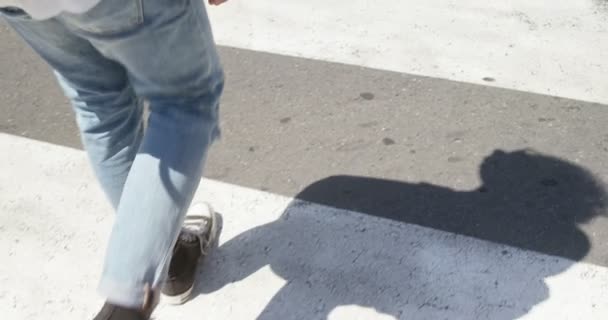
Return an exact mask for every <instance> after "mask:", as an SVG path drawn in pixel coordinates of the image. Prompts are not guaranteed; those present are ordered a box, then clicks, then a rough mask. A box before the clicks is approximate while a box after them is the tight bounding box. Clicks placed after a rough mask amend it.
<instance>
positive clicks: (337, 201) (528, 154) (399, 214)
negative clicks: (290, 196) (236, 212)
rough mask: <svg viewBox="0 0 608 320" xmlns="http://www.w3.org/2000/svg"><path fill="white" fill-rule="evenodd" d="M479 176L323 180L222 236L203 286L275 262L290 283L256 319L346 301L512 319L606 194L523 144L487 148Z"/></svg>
mask: <svg viewBox="0 0 608 320" xmlns="http://www.w3.org/2000/svg"><path fill="white" fill-rule="evenodd" d="M480 176H481V180H482V185H481V186H480V187H479V188H477V189H476V190H471V191H456V190H451V189H449V188H445V187H441V186H435V185H430V184H424V183H420V184H412V183H406V182H400V181H390V180H382V179H375V178H366V177H354V176H334V177H329V178H326V179H323V180H320V181H318V182H316V183H313V184H312V185H310V186H308V187H307V188H305V189H304V190H302V192H301V193H299V194H298V195H297V197H296V200H294V201H293V202H292V203H291V204H290V205H289V207H288V208H287V209H286V210H285V212H284V213H283V215H282V216H281V218H280V219H278V220H277V221H274V222H272V223H269V224H266V225H263V226H260V227H257V228H254V229H252V230H249V231H247V232H245V233H242V234H240V235H239V236H237V237H235V238H234V239H231V240H229V241H228V242H226V243H225V244H223V245H221V246H220V247H219V248H218V250H217V251H216V252H215V253H214V255H213V257H212V260H215V263H214V262H213V261H212V262H211V263H209V264H207V266H206V267H205V269H204V270H203V271H202V272H203V273H204V274H203V275H202V277H200V278H201V279H202V280H201V282H200V283H199V285H198V291H199V292H200V293H210V292H214V291H216V290H218V289H220V288H222V287H224V286H225V285H227V284H229V283H231V282H235V281H239V280H242V279H245V278H247V277H248V276H250V275H251V274H253V273H254V272H256V271H257V270H259V269H260V268H262V267H264V266H270V267H271V269H272V271H273V272H274V273H276V274H277V275H278V276H280V277H282V278H283V279H285V280H286V284H285V285H284V286H283V288H282V289H281V290H280V291H279V292H278V293H276V295H275V296H274V297H273V298H272V300H271V302H270V303H269V304H268V305H267V306H266V308H265V310H264V311H263V312H262V313H261V314H260V315H256V316H257V318H258V319H273V320H286V319H327V318H328V316H329V314H330V313H332V312H338V311H339V310H338V311H336V308H337V307H340V306H349V305H357V306H362V307H367V308H373V309H375V310H376V311H377V312H379V313H383V314H386V315H390V316H393V317H395V318H397V319H471V318H475V319H517V318H518V317H521V316H522V315H524V314H526V313H527V312H529V311H530V310H531V308H532V307H534V306H535V305H537V304H538V303H540V302H542V301H544V300H546V299H547V298H548V297H549V291H548V287H547V286H546V284H545V282H544V279H545V278H547V277H549V276H552V275H556V274H559V273H561V272H563V271H565V270H566V269H568V268H569V267H570V266H571V265H572V263H573V262H572V261H579V260H581V259H583V258H584V257H585V256H586V255H587V254H588V253H589V252H590V250H591V242H590V240H589V239H588V237H587V236H586V235H585V233H584V232H583V231H582V230H581V229H580V228H579V227H580V226H581V224H584V223H588V222H590V221H591V220H592V219H594V218H595V217H598V216H600V215H605V213H606V204H607V203H608V200H607V199H608V198H607V195H606V192H605V190H604V187H603V185H602V183H601V182H599V181H598V180H596V179H595V178H594V177H593V176H592V174H591V173H589V172H588V171H587V170H585V169H583V168H581V167H580V166H578V165H575V164H573V163H570V162H567V161H564V160H561V159H558V158H555V157H551V156H546V155H542V154H538V153H535V152H532V151H528V150H522V151H516V152H509V153H507V152H502V151H496V152H494V153H493V154H492V155H491V156H489V157H487V158H486V159H485V160H484V161H483V164H482V165H481V168H480ZM310 202H312V203H317V204H322V205H325V206H329V207H334V208H339V209H347V210H349V211H344V210H337V209H333V208H328V207H325V206H318V205H310ZM356 212H358V213H356ZM359 213H363V215H362V214H359ZM366 215H371V216H375V217H381V218H387V219H389V220H386V219H377V218H370V217H368V216H366ZM233 218H234V219H238V217H237V216H235V217H233ZM402 222H404V223H407V224H404V223H402ZM411 224H413V225H417V226H411ZM418 226H423V227H429V228H432V229H435V230H443V231H448V232H449V233H437V232H435V231H431V230H429V229H427V228H421V227H418ZM453 234H460V235H465V236H469V237H473V238H477V239H483V240H489V241H491V242H495V243H498V244H501V245H506V246H503V247H502V248H499V249H496V247H494V246H492V245H489V244H487V243H486V242H479V241H478V240H474V239H472V238H469V237H457V236H455V235H453ZM511 247H517V248H521V249H527V250H531V251H536V252H540V253H544V254H548V255H550V256H548V255H538V254H529V251H521V250H514V249H512V248H511ZM551 256H554V257H551ZM557 257H564V258H567V259H559V258H557ZM601 259H608V257H601ZM220 262H221V263H220ZM604 262H605V261H604ZM253 317H255V316H253V315H252V318H253ZM351 318H352V317H351Z"/></svg>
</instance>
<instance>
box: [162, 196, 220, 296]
mask: <svg viewBox="0 0 608 320" xmlns="http://www.w3.org/2000/svg"><path fill="white" fill-rule="evenodd" d="M218 219H219V215H218V214H216V213H215V212H214V211H213V209H212V208H211V207H210V206H209V205H207V204H203V203H197V204H195V205H193V206H192V207H191V208H190V210H189V211H188V215H187V216H186V222H185V223H184V226H183V227H182V231H181V233H180V235H179V238H178V239H177V243H176V244H175V248H174V249H173V257H172V258H171V263H170V264H169V272H168V276H167V280H166V281H165V283H164V285H163V288H162V295H163V301H165V302H166V303H168V304H175V305H178V304H183V303H185V302H186V301H188V300H189V299H190V297H191V296H192V290H193V289H194V283H195V277H196V270H197V267H198V262H199V261H200V259H201V258H204V257H205V256H207V255H208V254H209V250H210V249H211V247H212V246H213V245H214V243H215V241H216V240H217V234H218Z"/></svg>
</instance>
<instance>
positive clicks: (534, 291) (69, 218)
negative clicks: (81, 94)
mask: <svg viewBox="0 0 608 320" xmlns="http://www.w3.org/2000/svg"><path fill="white" fill-rule="evenodd" d="M0 154H2V157H0V239H1V241H0V261H2V263H1V264H0V314H2V315H3V319H66V320H71V319H87V318H90V317H91V315H92V314H93V313H94V312H95V311H96V308H97V307H98V306H99V304H100V303H101V301H100V300H99V298H98V297H97V296H96V295H95V293H94V290H95V286H96V281H97V275H98V272H99V266H100V264H101V258H102V254H103V247H104V243H105V239H106V236H107V233H108V231H109V227H110V223H111V220H112V213H111V210H110V207H109V206H108V205H107V204H106V203H105V200H104V197H103V196H102V194H101V192H100V191H99V190H98V187H97V185H96V182H95V181H94V179H93V176H92V174H91V173H90V171H89V169H88V165H87V161H86V157H85V155H84V154H83V153H82V152H80V151H77V150H72V149H67V148H64V147H58V146H53V145H49V144H45V143H40V142H35V141H30V140H25V139H22V138H16V137H12V136H8V135H3V134H0ZM205 199H208V200H210V201H211V202H212V203H213V205H214V206H215V207H216V208H217V209H218V211H220V212H221V213H223V215H224V232H223V234H222V241H221V244H220V248H219V250H217V251H215V253H214V255H213V257H212V259H210V260H208V261H207V264H206V266H205V268H206V269H205V272H204V273H202V276H201V279H200V280H201V282H202V283H203V284H202V286H201V288H200V289H201V290H202V291H203V292H204V293H205V294H204V295H201V296H198V297H197V298H196V299H195V300H194V301H192V302H191V303H189V304H186V305H184V306H181V307H169V306H164V305H163V306H161V307H160V309H159V310H158V312H157V319H161V320H162V319H200V318H201V317H204V318H205V319H276V320H278V319H326V317H327V319H332V320H339V319H349V320H350V319H361V320H363V319H366V320H367V319H400V318H401V319H517V318H521V319H539V320H540V319H558V320H559V319H589V320H593V319H598V320H599V319H608V304H606V303H605V301H606V299H607V298H608V269H607V268H604V267H600V266H594V265H590V264H585V263H575V262H572V261H568V260H565V259H561V258H554V257H549V256H545V255H541V254H537V253H532V252H527V251H522V250H518V249H514V248H509V247H505V246H501V245H497V244H493V243H489V242H485V241H480V240H477V239H472V238H467V237H463V236H459V235H454V234H450V233H446V232H441V231H436V230H432V229H428V228H422V227H418V226H413V225H408V224H403V223H397V222H392V221H388V220H383V219H378V218H374V217H370V216H367V215H363V214H359V213H355V212H348V211H344V210H339V209H333V208H328V207H323V206H319V205H314V204H310V203H304V202H299V201H294V200H293V199H290V198H286V197H282V196H278V195H274V194H270V193H265V192H260V191H257V190H251V189H247V188H242V187H239V186H234V185H229V184H225V183H221V182H217V181H210V180H205V181H204V182H203V185H202V188H201V190H199V193H198V194H197V196H196V200H195V201H203V200H205Z"/></svg>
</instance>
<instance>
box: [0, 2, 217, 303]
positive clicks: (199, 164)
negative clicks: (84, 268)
mask: <svg viewBox="0 0 608 320" xmlns="http://www.w3.org/2000/svg"><path fill="white" fill-rule="evenodd" d="M2 11H3V15H4V16H5V18H6V20H7V21H8V22H9V24H10V25H11V26H12V27H13V28H14V29H15V30H16V31H17V32H18V33H19V34H20V35H21V36H22V37H23V39H25V41H26V42H27V43H28V44H29V45H30V46H31V47H32V48H33V49H34V50H35V51H36V52H38V54H40V56H41V57H42V58H43V59H44V60H46V61H47V62H48V63H49V64H50V66H51V67H52V68H53V69H54V70H55V74H56V75H57V78H58V79H59V83H60V85H61V87H62V88H63V90H64V91H65V93H66V95H67V97H68V98H69V99H70V101H71V103H72V105H73V107H74V111H75V114H76V119H77V123H78V126H79V128H80V131H81V136H82V140H83V144H84V146H85V149H86V151H87V153H88V155H89V157H90V159H91V162H92V165H93V168H94V171H95V173H96V175H97V177H98V178H99V181H100V182H101V185H102V187H103V189H104V191H105V193H106V194H107V196H108V197H109V199H110V201H111V203H112V205H113V206H114V208H115V209H116V220H115V223H114V226H113V229H112V233H111V235H110V239H109V244H108V249H107V255H106V259H105V263H104V269H103V273H102V277H101V281H100V286H99V290H100V292H101V293H102V294H103V295H104V296H105V297H107V300H108V301H110V302H112V303H115V304H119V305H123V306H125V307H141V306H142V304H143V303H144V297H145V294H146V292H147V290H149V289H154V290H156V289H158V288H159V287H160V285H161V284H162V281H163V280H164V276H165V273H166V266H167V265H168V262H169V259H170V258H171V252H172V248H173V246H174V244H175V241H176V238H177V236H178V233H179V231H180V228H181V225H182V223H183V220H184V217H185V213H186V211H187V209H188V207H189V205H190V202H191V201H192V197H193V194H194V192H195V191H196V189H197V187H198V184H199V181H200V177H201V174H202V168H203V163H204V160H205V157H206V154H207V150H208V148H209V146H210V145H211V143H212V142H213V140H214V139H215V138H216V137H217V136H218V134H219V129H218V106H219V99H220V95H221V93H222V88H223V72H222V68H221V65H220V62H219V58H218V54H217V51H216V47H215V44H214V40H213V36H212V32H211V28H210V25H209V20H208V18H207V13H206V11H205V6H204V4H203V3H202V1H201V0H102V1H101V3H100V4H98V5H97V6H96V7H95V8H93V9H92V10H91V11H89V12H87V13H85V14H80V15H74V14H62V15H60V16H57V17H55V18H53V19H49V20H44V21H35V20H32V19H31V18H30V17H29V16H28V15H27V14H26V13H24V12H22V11H19V10H14V9H5V10H2ZM144 101H147V102H148V103H149V108H150V115H149V117H148V119H147V127H146V128H145V130H144V121H143V110H144V108H143V103H144ZM75 263H77V262H76V261H75Z"/></svg>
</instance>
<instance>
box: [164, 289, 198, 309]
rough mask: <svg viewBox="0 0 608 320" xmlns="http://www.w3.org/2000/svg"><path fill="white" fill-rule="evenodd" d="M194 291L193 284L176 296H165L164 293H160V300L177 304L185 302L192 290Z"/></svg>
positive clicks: (190, 295) (190, 296) (189, 297)
mask: <svg viewBox="0 0 608 320" xmlns="http://www.w3.org/2000/svg"><path fill="white" fill-rule="evenodd" d="M193 291H194V285H193V286H192V287H190V288H189V289H188V290H186V292H184V293H182V294H180V295H177V296H167V295H165V294H163V295H162V301H163V302H164V303H166V304H170V305H174V306H179V305H182V304H184V303H186V302H188V301H189V300H190V299H191V298H192V292H193Z"/></svg>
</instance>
